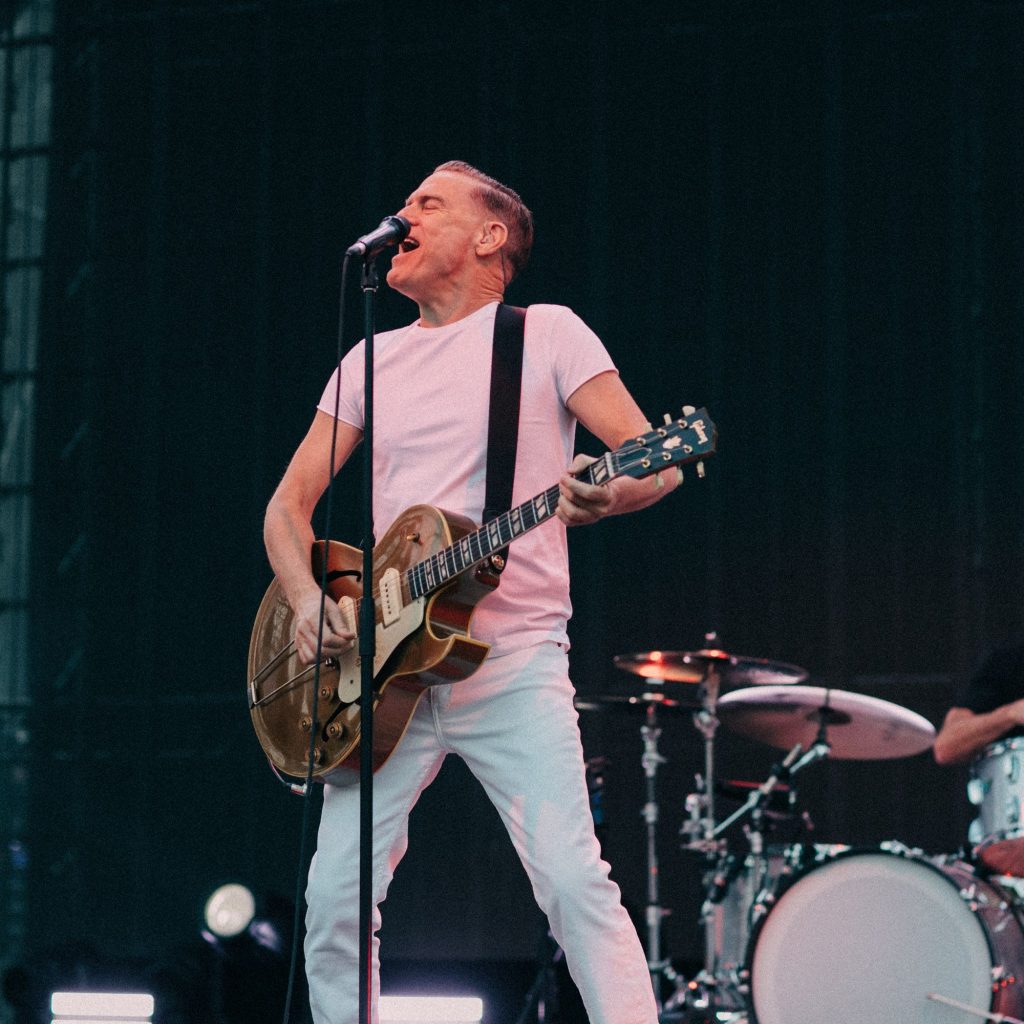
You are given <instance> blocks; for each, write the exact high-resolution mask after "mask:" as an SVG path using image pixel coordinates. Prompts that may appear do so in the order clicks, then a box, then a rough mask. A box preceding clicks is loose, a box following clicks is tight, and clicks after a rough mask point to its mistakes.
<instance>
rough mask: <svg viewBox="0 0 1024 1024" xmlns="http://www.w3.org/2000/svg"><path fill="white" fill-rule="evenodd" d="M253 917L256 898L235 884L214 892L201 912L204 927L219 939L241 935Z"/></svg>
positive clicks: (241, 886)
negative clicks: (204, 923) (204, 922)
mask: <svg viewBox="0 0 1024 1024" xmlns="http://www.w3.org/2000/svg"><path fill="white" fill-rule="evenodd" d="M255 916H256V897H255V896H253V894H252V892H250V891H249V890H248V889H247V888H246V887H245V886H244V885H239V884H237V883H231V884H230V885H222V886H221V887H220V888H219V889H216V890H214V892H213V893H212V895H211V896H210V898H209V899H208V900H207V901H206V908H205V910H204V911H203V919H204V920H205V921H206V927H207V928H208V929H209V930H210V931H211V932H212V933H213V934H214V935H216V936H217V937H218V938H221V939H230V938H233V937H234V936H235V935H241V934H242V932H244V931H245V929H246V928H248V927H249V925H250V923H251V922H252V919H253V918H254V917H255Z"/></svg>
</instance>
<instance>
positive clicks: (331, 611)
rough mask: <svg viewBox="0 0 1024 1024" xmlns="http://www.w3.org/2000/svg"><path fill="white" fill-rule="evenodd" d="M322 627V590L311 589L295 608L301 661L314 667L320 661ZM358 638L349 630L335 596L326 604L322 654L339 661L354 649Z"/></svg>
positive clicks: (296, 646)
mask: <svg viewBox="0 0 1024 1024" xmlns="http://www.w3.org/2000/svg"><path fill="white" fill-rule="evenodd" d="M319 628H320V590H319V588H316V589H313V590H310V591H309V593H308V594H307V595H306V596H305V597H303V598H302V599H301V600H300V601H299V602H298V604H297V605H296V607H295V649H296V651H297V652H298V655H299V661H301V662H302V663H303V664H305V665H311V664H312V663H313V661H314V659H315V658H316V638H317V633H318V631H319ZM354 642H355V635H354V634H353V633H350V632H349V631H348V629H347V628H346V627H345V620H344V618H343V617H342V614H341V609H340V608H339V607H338V603H337V602H336V601H335V600H334V599H333V598H331V597H328V598H327V599H326V600H325V601H324V635H323V641H322V646H321V648H320V651H321V655H322V657H324V658H337V657H338V656H339V655H341V654H344V653H345V652H346V651H348V650H350V649H351V647H352V645H353V643H354Z"/></svg>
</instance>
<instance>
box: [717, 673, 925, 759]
mask: <svg viewBox="0 0 1024 1024" xmlns="http://www.w3.org/2000/svg"><path fill="white" fill-rule="evenodd" d="M718 717H719V719H720V721H721V722H722V724H723V725H725V726H727V727H728V728H729V729H732V730H733V731H734V732H738V733H740V735H742V736H747V737H748V738H750V739H753V740H758V741H760V742H761V743H767V744H768V745H769V746H772V747H777V748H779V749H780V750H790V749H792V748H793V747H794V746H795V745H796V744H797V743H799V744H801V745H802V746H803V748H804V749H805V750H807V749H809V748H810V747H811V745H812V744H813V743H814V742H815V740H817V739H818V737H819V734H820V733H821V727H822V725H824V736H825V739H826V740H827V741H828V743H829V745H830V750H829V755H828V756H829V757H831V758H835V759H837V760H840V761H881V760H887V759H889V758H896V757H910V756H911V755H913V754H919V753H921V751H923V750H927V749H928V748H929V747H930V746H931V745H932V742H933V741H934V739H935V727H934V726H933V725H932V724H931V722H929V721H928V719H926V718H924V717H923V716H922V715H919V714H917V712H915V711H911V710H909V709H908V708H905V707H902V706H901V705H899V704H893V703H892V702H891V701H887V700H881V699H879V698H878V697H869V696H867V695H866V694H863V693H850V692H848V691H846V690H833V689H826V688H825V687H821V686H758V687H752V688H749V689H744V690H734V691H733V692H732V693H727V694H726V695H725V696H724V697H722V699H721V700H720V701H719V702H718Z"/></svg>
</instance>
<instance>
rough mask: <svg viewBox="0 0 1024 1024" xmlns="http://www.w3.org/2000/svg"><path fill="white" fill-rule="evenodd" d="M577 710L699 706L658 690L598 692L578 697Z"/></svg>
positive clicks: (687, 707)
mask: <svg viewBox="0 0 1024 1024" xmlns="http://www.w3.org/2000/svg"><path fill="white" fill-rule="evenodd" d="M573 703H574V704H575V705H576V710H577V711H601V710H604V709H605V708H646V707H648V705H654V706H655V707H658V708H682V709H683V710H687V711H692V710H693V709H694V708H696V707H699V705H698V704H696V703H694V702H690V701H683V700H678V699H677V698H675V697H668V696H666V695H665V694H664V693H661V692H659V691H657V690H650V691H645V692H644V693H598V694H587V695H586V696H580V697H577V698H576V700H575V701H574V702H573Z"/></svg>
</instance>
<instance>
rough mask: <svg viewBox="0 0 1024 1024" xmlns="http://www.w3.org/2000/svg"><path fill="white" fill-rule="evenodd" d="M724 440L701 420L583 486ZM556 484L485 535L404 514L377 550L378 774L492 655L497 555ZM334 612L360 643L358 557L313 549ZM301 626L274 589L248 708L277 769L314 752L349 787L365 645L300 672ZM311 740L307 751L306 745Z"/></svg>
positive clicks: (625, 452)
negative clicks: (486, 601) (486, 605)
mask: <svg viewBox="0 0 1024 1024" xmlns="http://www.w3.org/2000/svg"><path fill="white" fill-rule="evenodd" d="M716 443H717V431H716V429H715V425H714V424H713V423H712V422H711V420H710V419H709V418H708V415H707V412H706V410H704V409H700V410H693V409H692V408H685V409H684V410H683V416H682V417H681V418H680V419H677V420H672V419H671V418H670V417H668V416H666V417H665V424H664V426H661V427H658V428H657V429H653V430H651V431H649V432H648V433H646V434H643V435H642V436H640V437H637V438H635V439H633V440H630V441H628V442H626V443H625V444H624V445H622V446H621V447H620V448H618V449H617V450H615V451H614V452H606V453H605V454H604V455H603V456H602V457H601V458H600V459H598V460H597V461H596V462H594V463H592V464H591V465H589V466H587V467H586V468H585V469H583V470H581V471H580V472H579V473H577V474H576V476H577V478H578V479H580V480H583V481H584V482H586V483H589V484H603V483H607V482H608V481H610V480H614V479H615V478H616V477H620V476H629V477H633V478H635V479H642V478H644V477H647V476H650V475H652V474H653V473H657V472H659V471H660V470H663V469H666V468H668V467H670V466H682V465H683V464H685V463H690V462H696V463H697V471H698V473H699V475H700V476H703V475H704V466H703V462H702V461H701V460H703V459H704V458H706V457H707V456H709V455H712V454H713V453H714V451H715V446H716ZM558 496H559V489H558V484H555V485H553V486H552V487H549V488H548V489H547V490H546V491H544V492H543V493H542V494H538V495H536V496H535V497H533V498H531V499H530V500H529V501H525V502H523V504H521V505H518V506H516V507H515V508H512V509H510V510H509V511H508V512H505V513H503V514H502V515H500V516H498V517H497V518H495V519H492V520H491V521H490V522H487V523H485V524H484V525H483V526H481V527H477V525H476V524H475V523H473V522H472V521H471V520H469V519H467V518H466V517H465V516H461V515H455V514H453V513H450V512H445V511H443V510H441V509H439V508H434V507H433V506H431V505H414V506H412V507H411V508H408V509H406V510H405V511H404V512H403V513H402V514H401V515H400V516H399V517H398V519H397V520H396V521H395V522H394V523H393V524H392V525H391V527H390V528H389V529H388V531H387V533H385V534H384V536H383V538H382V539H381V541H380V543H379V544H377V545H376V547H374V549H373V580H374V585H375V586H374V591H373V602H374V616H375V622H376V655H375V659H374V666H373V675H374V691H375V695H376V696H375V703H374V717H373V768H374V771H376V770H377V769H378V768H380V766H381V765H382V764H384V762H385V761H386V760H387V759H388V757H390V756H391V753H392V752H393V751H394V749H395V747H396V746H397V745H398V742H399V741H400V740H401V738H402V735H403V734H404V733H405V730H406V728H407V727H408V724H409V721H410V719H411V718H412V715H413V712H414V711H415V710H416V705H417V704H418V703H419V700H420V697H421V696H422V695H423V693H424V692H425V690H426V688H427V687H428V686H436V685H439V684H442V683H453V682H457V681H458V680H460V679H465V678H466V677H467V676H469V675H471V674H472V673H473V672H474V671H475V670H476V669H477V668H479V666H480V664H481V663H482V662H483V660H484V658H485V657H486V656H487V652H488V650H489V649H490V645H489V644H486V643H482V642H481V641H479V640H474V639H473V638H472V637H471V636H470V631H469V627H470V620H471V618H472V615H473V612H474V610H475V608H476V605H477V603H478V602H479V601H480V599H481V598H482V597H484V596H485V595H487V594H489V593H490V592H491V591H492V590H493V589H494V588H495V587H496V586H497V585H498V579H499V574H500V572H501V569H502V568H503V561H502V558H501V555H500V552H501V551H502V550H503V549H504V548H506V547H507V546H508V545H509V544H510V543H511V542H512V541H514V540H515V539H516V538H517V537H520V536H522V535H523V534H524V533H526V532H527V531H529V530H532V529H534V528H535V527H537V526H540V525H541V523H544V522H546V521H547V520H549V519H551V518H552V517H553V516H554V514H555V508H556V506H557V505H558ZM325 558H326V560H327V590H328V594H329V596H330V597H331V598H333V599H334V600H335V601H337V602H338V605H339V607H340V609H341V612H342V616H343V617H344V619H345V623H346V626H347V627H348V629H349V630H350V631H351V632H352V633H356V632H357V624H358V622H359V604H360V602H361V601H362V600H363V588H362V584H361V579H362V560H363V553H362V551H360V550H359V549H357V548H353V547H350V546H349V545H347V544H341V543H339V542H337V541H330V542H329V543H328V544H324V542H323V541H317V542H316V543H315V544H314V545H313V550H312V570H313V575H314V576H315V578H316V579H318V580H319V579H321V578H322V573H323V569H324V564H323V563H324V559H325ZM293 620H294V615H293V613H292V610H291V608H290V607H289V606H288V603H287V602H286V601H285V598H284V593H283V592H282V590H281V587H280V584H279V583H278V581H277V580H276V579H275V580H274V582H273V583H271V585H270V587H269V589H268V590H267V592H266V594H265V595H264V598H263V601H262V602H261V604H260V607H259V611H258V612H257V613H256V622H255V624H254V625H253V630H252V637H251V640H250V642H249V665H248V698H249V712H250V715H251V717H252V724H253V727H254V728H255V730H256V735H257V737H258V739H259V742H260V745H261V746H262V747H263V751H264V753H265V754H266V755H267V758H268V760H269V761H270V764H271V767H272V768H273V769H274V770H275V771H276V772H277V773H278V774H279V775H284V776H291V777H293V778H295V779H305V778H306V776H307V771H308V767H309V754H310V747H311V746H312V750H313V771H312V776H313V778H314V779H315V780H316V781H319V782H329V783H331V784H333V785H344V784H346V783H351V782H356V781H358V778H359V762H360V755H359V740H360V709H359V696H360V677H361V669H360V663H359V662H360V659H359V654H358V642H357V643H356V644H355V645H354V646H353V648H352V649H351V650H350V651H348V652H347V653H346V654H344V655H342V656H341V657H340V658H339V659H337V660H335V659H328V660H326V661H324V662H322V663H321V665H320V673H319V679H318V680H317V684H316V689H315V690H314V687H313V682H314V680H315V679H316V673H315V667H316V666H313V665H303V664H301V663H300V661H299V658H298V655H297V653H296V650H295V644H294V641H293V639H292V638H293ZM314 728H315V729H316V737H315V739H313V741H312V743H311V736H310V733H311V731H312V730H313V729H314Z"/></svg>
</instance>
